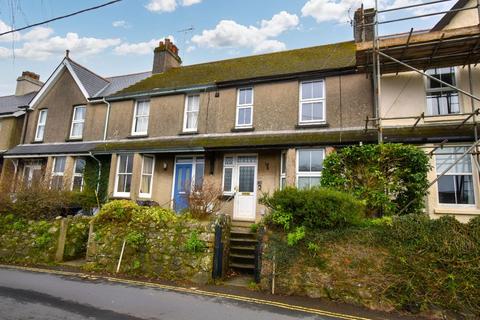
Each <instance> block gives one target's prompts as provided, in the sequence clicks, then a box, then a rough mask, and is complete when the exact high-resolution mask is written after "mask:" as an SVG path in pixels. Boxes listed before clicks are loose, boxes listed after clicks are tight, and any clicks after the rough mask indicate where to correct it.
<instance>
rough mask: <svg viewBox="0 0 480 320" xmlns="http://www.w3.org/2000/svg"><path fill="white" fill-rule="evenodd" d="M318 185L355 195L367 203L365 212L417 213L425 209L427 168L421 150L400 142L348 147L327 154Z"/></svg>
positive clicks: (426, 162)
mask: <svg viewBox="0 0 480 320" xmlns="http://www.w3.org/2000/svg"><path fill="white" fill-rule="evenodd" d="M323 165H324V169H323V171H322V179H321V184H322V186H324V187H330V188H334V189H337V190H340V191H345V192H347V193H350V194H353V195H355V196H356V197H357V198H359V199H361V200H364V201H365V203H366V209H367V215H368V216H370V217H381V216H383V215H396V214H398V213H399V211H400V210H402V209H403V208H405V207H406V206H407V205H408V208H407V210H404V212H402V213H403V214H409V213H418V212H421V211H422V209H423V208H424V197H425V195H426V194H427V187H428V178H427V174H428V172H429V170H430V164H429V158H428V156H427V155H426V154H425V152H423V151H422V150H421V149H419V148H417V147H415V146H412V145H403V144H392V143H387V144H379V145H378V144H374V145H373V144H372V145H363V146H350V147H346V148H343V149H340V150H339V151H338V152H333V153H331V154H329V155H328V156H327V157H326V159H325V161H324V163H323Z"/></svg>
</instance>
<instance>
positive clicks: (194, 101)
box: [183, 95, 200, 132]
mask: <svg viewBox="0 0 480 320" xmlns="http://www.w3.org/2000/svg"><path fill="white" fill-rule="evenodd" d="M199 110H200V96H199V95H192V96H187V99H186V100H185V114H184V115H183V131H185V132H195V131H197V126H198V111H199Z"/></svg>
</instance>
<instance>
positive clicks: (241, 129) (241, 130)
mask: <svg viewBox="0 0 480 320" xmlns="http://www.w3.org/2000/svg"><path fill="white" fill-rule="evenodd" d="M230 131H231V132H251V131H255V128H254V127H238V128H232V129H231V130H230Z"/></svg>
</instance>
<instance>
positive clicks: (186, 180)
mask: <svg viewBox="0 0 480 320" xmlns="http://www.w3.org/2000/svg"><path fill="white" fill-rule="evenodd" d="M191 185H192V164H191V163H177V164H176V166H175V186H174V189H173V208H174V210H175V211H176V212H181V211H182V210H184V209H186V208H187V207H188V194H189V192H190V188H191Z"/></svg>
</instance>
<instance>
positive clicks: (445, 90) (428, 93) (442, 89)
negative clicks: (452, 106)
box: [424, 67, 462, 116]
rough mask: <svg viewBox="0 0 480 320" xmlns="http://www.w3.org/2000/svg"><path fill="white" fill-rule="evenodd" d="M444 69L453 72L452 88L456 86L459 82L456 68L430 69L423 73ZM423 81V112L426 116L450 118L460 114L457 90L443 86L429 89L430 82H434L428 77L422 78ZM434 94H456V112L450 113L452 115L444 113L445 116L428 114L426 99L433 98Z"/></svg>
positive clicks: (459, 100) (459, 99)
mask: <svg viewBox="0 0 480 320" xmlns="http://www.w3.org/2000/svg"><path fill="white" fill-rule="evenodd" d="M445 68H450V69H452V70H453V79H454V84H452V85H453V86H456V85H457V84H458V82H459V78H458V72H457V69H456V67H444V68H430V69H428V70H426V71H425V72H426V73H428V71H430V70H436V69H445ZM424 78H425V80H424V84H425V107H426V108H425V109H426V110H425V111H426V113H425V114H427V115H430V116H431V115H433V116H452V115H458V114H460V113H461V107H462V106H461V98H460V95H459V94H458V90H455V89H453V88H450V87H447V86H443V84H440V83H439V82H438V83H439V84H440V85H441V86H443V87H440V88H430V81H435V80H432V79H430V78H428V77H424ZM436 93H440V94H443V93H445V94H451V93H456V94H457V99H458V112H452V113H445V114H442V113H439V114H433V113H430V112H429V108H428V99H429V97H430V96H433V95H434V94H436ZM450 97H451V96H450Z"/></svg>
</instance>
